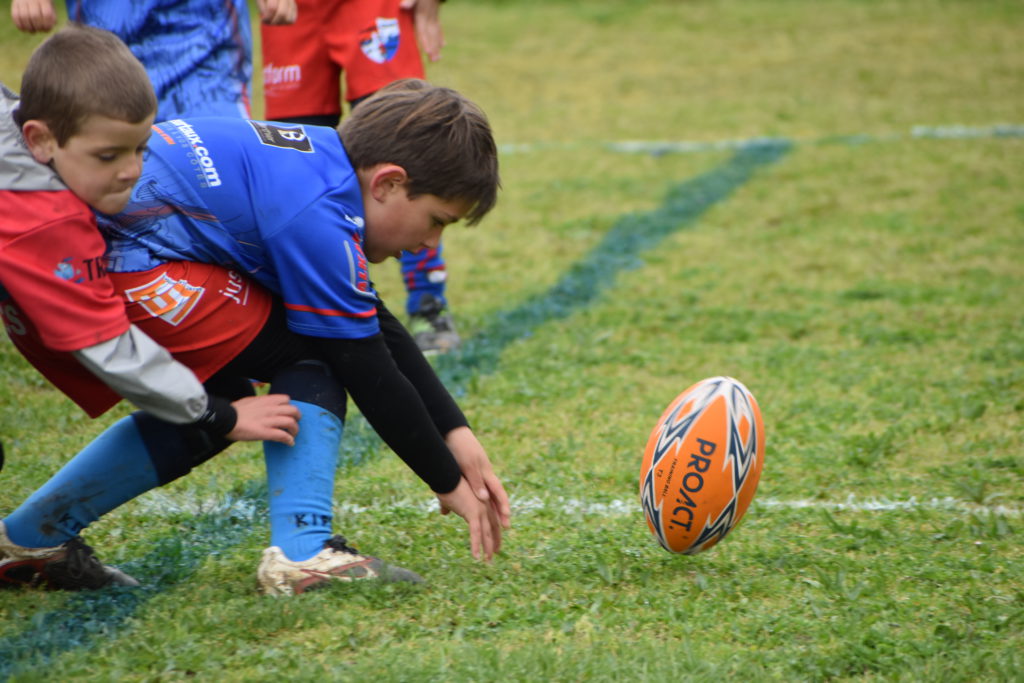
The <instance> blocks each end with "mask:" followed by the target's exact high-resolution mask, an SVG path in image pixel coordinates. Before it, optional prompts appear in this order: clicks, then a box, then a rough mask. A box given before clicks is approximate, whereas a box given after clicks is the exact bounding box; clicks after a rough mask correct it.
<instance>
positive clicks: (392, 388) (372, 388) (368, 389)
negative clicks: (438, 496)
mask: <svg viewBox="0 0 1024 683" xmlns="http://www.w3.org/2000/svg"><path fill="white" fill-rule="evenodd" d="M379 312H381V313H382V315H381V324H382V328H383V329H385V330H386V332H383V333H381V334H376V335H374V336H372V337H367V338H365V339H329V338H324V337H307V339H308V340H309V341H310V342H312V343H313V344H314V346H315V348H316V349H317V350H318V352H319V355H320V356H321V358H322V359H323V360H325V361H326V362H327V364H328V366H329V367H330V369H331V372H332V373H334V376H335V377H336V378H337V379H338V381H340V382H341V384H342V385H343V386H344V387H345V389H346V390H347V391H348V393H349V395H350V396H351V397H352V400H353V401H355V404H356V405H357V406H358V407H359V410H360V411H361V412H362V413H363V416H364V417H365V418H366V419H367V421H368V422H369V423H370V425H371V426H372V427H373V428H374V430H376V432H377V433H378V434H379V435H380V437H381V438H382V439H383V440H384V442H385V443H386V444H387V445H388V446H389V447H390V448H391V450H393V451H394V452H395V453H396V454H397V455H398V456H399V457H400V458H401V459H402V460H403V461H404V462H405V463H406V464H407V465H408V466H409V467H410V468H411V469H412V471H413V472H415V473H416V475H417V476H418V477H420V479H422V480H423V481H424V482H426V484H427V485H428V486H429V487H430V488H431V490H433V491H434V492H436V493H449V492H451V491H452V490H454V489H455V487H456V486H458V484H459V479H460V478H461V476H462V471H461V470H460V469H459V465H458V463H457V462H456V461H455V457H454V456H453V455H452V453H451V451H450V450H449V449H448V446H447V445H446V444H445V441H444V438H443V435H444V434H447V433H448V432H449V431H451V429H454V428H455V427H459V426H465V425H466V424H467V423H466V419H465V417H464V416H463V415H462V411H461V410H459V408H458V406H457V405H456V404H455V401H454V400H453V399H452V398H451V396H450V395H449V394H448V391H447V390H446V389H445V388H444V385H443V384H441V381H440V379H438V378H437V375H436V373H434V371H433V368H431V367H430V365H429V363H427V361H426V360H425V359H423V358H422V354H420V353H419V349H415V353H413V349H411V348H409V347H408V345H407V344H408V343H411V344H412V345H413V347H415V341H413V340H412V338H411V337H410V336H409V334H408V332H406V331H405V328H403V327H402V326H401V324H400V323H398V321H397V320H395V319H394V317H393V316H392V315H391V314H390V312H388V311H387V309H386V308H384V307H383V306H380V307H379ZM396 326H397V328H396ZM392 354H395V355H392ZM417 355H418V356H419V359H420V360H417V359H416V356H417ZM421 363H422V364H425V365H426V367H425V368H424V367H423V365H422V364H421Z"/></svg>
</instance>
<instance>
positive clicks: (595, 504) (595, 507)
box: [137, 491, 1024, 519]
mask: <svg viewBox="0 0 1024 683" xmlns="http://www.w3.org/2000/svg"><path fill="white" fill-rule="evenodd" d="M510 502H511V505H512V514H513V515H529V514H534V513H538V512H546V511H549V512H555V513H557V514H565V515H591V516H597V517H622V516H632V515H642V514H643V513H642V510H641V508H640V502H639V501H638V500H635V499H632V498H630V499H613V500H609V501H603V502H602V501H588V500H581V499H578V498H566V497H562V496H557V497H553V498H551V499H550V500H545V499H543V498H539V497H536V496H532V497H530V496H527V497H521V496H511V500H510ZM256 503H257V502H256V501H254V500H251V499H248V498H222V497H215V496H199V495H197V494H196V492H195V491H187V492H185V493H183V494H178V493H176V494H169V493H164V492H162V491H153V492H151V493H150V494H149V495H148V496H145V497H143V498H141V499H139V500H138V501H137V506H138V510H139V512H140V513H141V514H143V515H147V516H153V517H173V516H178V515H207V514H209V515H217V516H224V515H231V516H237V517H239V518H240V519H252V518H253V517H255V516H256V515H257V514H258V508H257V504H256ZM753 507H755V508H756V507H761V508H768V509H771V508H783V509H787V510H803V509H819V510H836V511H856V512H892V511H908V510H922V509H923V510H945V511H950V512H959V513H963V514H974V515H1000V516H1003V517H1020V516H1021V515H1022V514H1024V510H1022V509H1021V508H1018V507H1012V506H1008V505H984V504H978V503H972V502H969V501H965V500H958V499H956V498H951V497H945V498H928V499H918V498H916V497H913V496H912V497H910V498H905V499H901V500H894V499H889V498H867V499H857V498H855V497H854V496H850V497H848V498H847V499H846V500H845V501H826V500H807V499H803V500H782V499H778V498H755V499H754V502H753ZM380 511H388V512H405V513H412V514H422V515H426V514H434V513H436V512H437V499H436V498H433V497H430V498H422V499H416V500H413V499H410V498H399V499H389V500H384V501H381V502H380V503H378V504H374V505H360V504H356V503H346V502H336V503H335V504H334V514H335V516H336V517H338V518H339V519H344V518H345V517H351V516H355V515H361V514H365V513H370V512H380Z"/></svg>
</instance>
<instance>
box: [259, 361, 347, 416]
mask: <svg viewBox="0 0 1024 683" xmlns="http://www.w3.org/2000/svg"><path fill="white" fill-rule="evenodd" d="M270 390H271V391H272V392H274V393H275V394H288V396H289V397H290V398H291V399H292V400H293V401H302V402H303V403H310V404H312V405H315V406H319V407H321V408H323V409H324V410H328V411H330V412H331V413H333V414H334V415H336V416H337V418H338V419H339V420H341V421H342V422H344V420H345V407H346V406H345V404H346V395H345V390H344V388H342V386H341V384H339V383H338V381H337V380H336V379H335V378H334V375H332V374H331V371H330V369H328V367H327V365H326V364H325V363H323V362H321V361H318V360H306V361H299V362H298V363H295V364H294V365H291V366H289V367H287V368H285V369H284V370H281V371H280V372H278V373H277V374H276V375H274V379H273V382H271V385H270Z"/></svg>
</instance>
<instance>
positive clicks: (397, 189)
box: [363, 176, 470, 263]
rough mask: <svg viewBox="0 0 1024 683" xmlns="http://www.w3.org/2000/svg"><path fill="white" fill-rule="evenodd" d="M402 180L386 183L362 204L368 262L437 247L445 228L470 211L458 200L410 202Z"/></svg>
mask: <svg viewBox="0 0 1024 683" xmlns="http://www.w3.org/2000/svg"><path fill="white" fill-rule="evenodd" d="M403 178H404V176H400V177H397V178H395V179H390V180H386V181H385V182H384V183H383V185H382V186H380V187H379V188H375V191H374V192H373V195H372V196H373V200H372V201H368V202H365V203H364V209H365V211H366V239H365V241H364V243H363V251H364V253H365V254H366V258H367V260H368V261H370V263H380V262H381V261H383V260H385V259H386V258H387V257H389V256H394V257H395V258H398V256H399V255H400V253H401V252H402V251H403V250H405V251H419V250H420V249H423V248H424V247H431V248H436V247H437V245H438V244H439V243H440V241H441V233H442V232H443V231H444V229H445V228H446V227H447V226H448V225H450V224H451V223H455V222H456V221H458V220H460V219H461V218H462V217H463V216H465V215H466V214H467V213H468V212H469V209H470V206H469V205H468V202H465V201H462V200H458V199H441V198H440V197H438V196H437V195H432V194H425V195H419V196H418V197H416V198H415V199H410V198H409V194H408V192H407V190H406V183H405V182H404V180H403Z"/></svg>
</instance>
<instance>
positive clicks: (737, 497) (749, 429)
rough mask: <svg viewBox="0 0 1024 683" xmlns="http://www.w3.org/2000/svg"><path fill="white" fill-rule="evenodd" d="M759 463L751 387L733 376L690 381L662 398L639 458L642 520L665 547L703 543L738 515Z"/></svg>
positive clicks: (692, 549) (715, 538) (678, 549)
mask: <svg viewBox="0 0 1024 683" xmlns="http://www.w3.org/2000/svg"><path fill="white" fill-rule="evenodd" d="M763 466H764V423H763V422H762V421H761V409H760V408H759V407H758V405H757V401H756V400H754V395H753V394H751V393H750V391H749V390H748V389H747V388H746V387H745V386H743V384H741V383H740V382H738V381H737V380H735V379H733V378H732V377H709V378H708V379H705V380H701V381H700V382H697V383H696V384H694V385H693V386H692V387H690V388H689V389H687V390H686V391H684V392H683V393H681V394H679V396H677V397H676V399H675V400H674V401H672V403H671V404H669V406H668V408H666V409H665V412H664V413H662V415H661V419H659V420H658V424H657V425H655V427H654V431H652V432H651V436H650V438H649V439H648V440H647V447H646V448H645V449H644V459H643V462H642V463H641V465H640V502H641V504H642V505H643V508H644V516H645V517H646V518H647V526H648V527H650V529H651V533H652V534H654V537H655V538H657V539H658V542H659V543H661V545H662V547H664V548H665V549H666V550H669V551H671V552H674V553H683V554H686V555H694V554H696V553H699V552H701V551H703V550H707V549H708V548H710V547H711V546H713V545H715V544H716V543H718V542H719V541H720V540H722V539H723V538H725V535H726V534H727V533H729V531H730V530H731V529H732V528H733V527H734V526H736V525H737V524H738V523H739V521H740V519H742V518H743V514H744V513H745V512H746V511H747V508H748V507H750V501H751V500H753V499H754V492H755V491H756V490H757V483H758V481H759V480H760V479H761V468H762V467H763Z"/></svg>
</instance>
